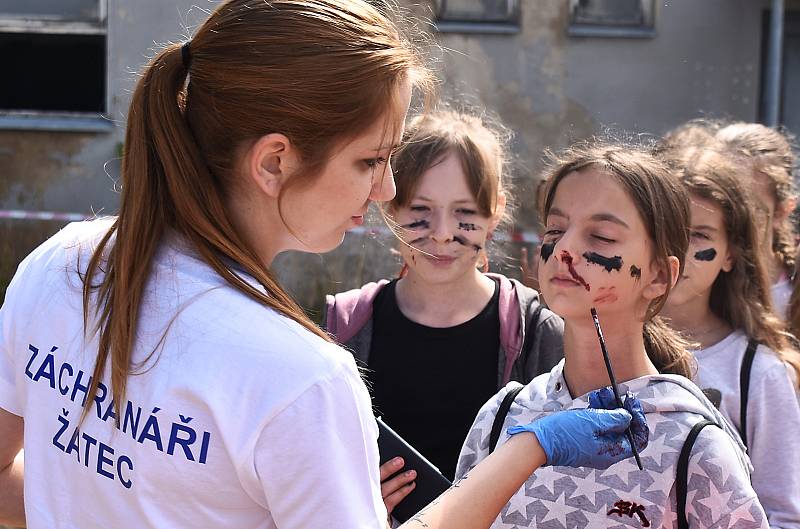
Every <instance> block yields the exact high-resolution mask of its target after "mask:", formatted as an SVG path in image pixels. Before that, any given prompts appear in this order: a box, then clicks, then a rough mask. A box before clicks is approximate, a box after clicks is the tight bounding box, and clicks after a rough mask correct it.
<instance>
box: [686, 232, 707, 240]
mask: <svg viewBox="0 0 800 529" xmlns="http://www.w3.org/2000/svg"><path fill="white" fill-rule="evenodd" d="M689 235H690V236H691V238H692V239H702V240H704V241H710V240H711V237H709V236H708V235H707V234H705V233H703V232H702V231H693V232H691V233H690V234H689Z"/></svg>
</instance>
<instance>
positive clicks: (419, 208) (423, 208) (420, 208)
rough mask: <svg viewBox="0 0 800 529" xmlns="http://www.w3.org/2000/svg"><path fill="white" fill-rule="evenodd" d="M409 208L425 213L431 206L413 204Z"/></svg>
mask: <svg viewBox="0 0 800 529" xmlns="http://www.w3.org/2000/svg"><path fill="white" fill-rule="evenodd" d="M408 209H410V210H411V211H415V212H417V213H425V212H427V211H430V208H429V207H428V206H419V205H416V206H411V207H409V208H408Z"/></svg>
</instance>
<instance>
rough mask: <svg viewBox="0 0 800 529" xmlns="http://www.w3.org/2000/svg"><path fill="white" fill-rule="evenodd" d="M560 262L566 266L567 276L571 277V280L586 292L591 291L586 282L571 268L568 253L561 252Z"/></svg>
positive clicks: (570, 258)
mask: <svg viewBox="0 0 800 529" xmlns="http://www.w3.org/2000/svg"><path fill="white" fill-rule="evenodd" d="M561 262H562V263H564V264H566V265H567V268H568V269H569V275H571V276H572V279H574V280H575V281H577V282H578V283H580V284H581V285H583V288H585V289H586V290H587V291H589V290H591V288H590V287H589V283H587V282H586V280H585V279H584V278H582V277H581V276H580V274H578V272H576V271H575V267H574V266H572V256H571V255H570V254H569V252H568V251H566V250H561Z"/></svg>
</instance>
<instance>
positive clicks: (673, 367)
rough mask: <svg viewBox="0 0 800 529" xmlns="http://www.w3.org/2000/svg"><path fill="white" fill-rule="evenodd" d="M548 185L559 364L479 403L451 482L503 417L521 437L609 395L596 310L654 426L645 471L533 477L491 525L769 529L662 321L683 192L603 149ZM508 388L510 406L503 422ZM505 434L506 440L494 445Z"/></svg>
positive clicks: (547, 289) (741, 464)
mask: <svg viewBox="0 0 800 529" xmlns="http://www.w3.org/2000/svg"><path fill="white" fill-rule="evenodd" d="M546 178H547V186H548V187H547V189H546V196H545V199H544V207H543V212H542V218H543V219H544V220H545V223H546V225H545V226H546V228H545V234H544V239H543V243H542V246H541V256H540V257H541V262H540V264H539V270H538V275H539V284H540V285H541V289H542V292H543V294H544V297H545V299H547V303H548V307H550V309H551V310H553V311H554V312H555V313H556V314H558V315H560V316H562V317H563V318H564V322H565V323H564V360H562V361H561V362H559V364H558V365H556V366H555V367H554V368H553V369H552V370H551V371H550V373H547V374H543V375H541V376H539V377H537V378H535V379H534V380H533V381H532V382H531V383H529V384H528V385H526V386H524V387H522V388H521V389H520V388H519V384H516V383H511V384H509V385H508V386H507V387H506V388H504V389H503V390H502V391H500V392H499V393H498V394H497V395H496V396H494V397H493V398H492V399H490V400H489V401H488V402H487V403H486V404H485V405H484V406H483V408H482V409H481V411H480V413H479V414H478V416H477V418H476V419H475V422H474V424H473V426H472V428H471V430H470V432H469V434H468V436H467V439H466V442H465V444H464V447H463V449H462V451H461V456H460V458H459V463H458V469H457V472H456V476H457V477H459V476H462V475H464V474H465V473H467V472H468V471H469V470H470V469H472V468H473V467H475V465H476V464H477V463H479V462H481V461H483V460H485V459H486V458H487V456H489V457H491V456H490V453H491V447H490V437H491V433H492V431H493V430H495V426H496V424H497V423H498V421H500V422H502V425H503V429H504V430H506V429H507V428H508V427H511V428H508V430H509V431H519V430H524V429H526V427H525V426H523V425H524V424H525V423H527V422H529V421H530V420H535V419H537V418H541V417H547V416H549V415H550V414H553V413H555V412H558V411H560V410H567V409H582V408H585V407H586V406H587V405H591V404H592V403H593V402H595V401H597V400H598V399H599V400H601V401H602V400H603V399H610V400H613V399H614V397H613V395H612V394H611V391H610V390H608V389H600V390H598V388H605V387H606V386H607V385H608V384H609V377H608V374H607V371H606V368H605V365H604V359H603V354H602V353H601V349H600V345H599V344H598V330H597V329H596V328H595V323H594V320H593V316H592V309H596V313H597V316H598V317H599V322H600V324H601V325H602V333H603V335H604V337H605V342H606V344H607V350H608V354H609V357H610V359H611V363H612V364H613V366H614V371H615V373H616V378H617V380H619V381H620V384H619V386H620V392H621V393H625V392H629V393H632V394H635V395H636V396H637V397H638V399H639V400H640V401H641V405H642V407H643V410H644V413H645V414H646V417H647V419H648V423H649V427H650V444H649V445H648V448H647V452H646V453H644V454H642V456H641V463H642V467H643V470H640V469H639V468H637V465H636V463H635V462H633V461H632V460H627V461H623V462H621V463H618V464H616V465H614V466H612V467H611V468H609V469H608V470H607V471H603V472H601V471H596V470H593V469H590V468H562V467H558V466H549V467H546V468H543V469H539V470H538V471H537V472H536V473H535V474H534V475H532V476H531V477H530V479H528V480H527V482H526V483H525V484H524V486H523V487H522V488H520V489H519V490H518V491H517V493H516V494H515V495H514V496H513V497H512V498H511V500H510V502H509V503H508V504H506V506H505V507H504V508H503V509H502V511H501V513H500V516H499V517H498V518H497V519H496V520H495V521H494V523H493V524H492V526H491V527H492V528H493V529H501V528H508V529H512V528H514V529H516V528H520V527H531V528H533V527H552V528H568V527H592V528H598V527H621V526H624V527H630V526H632V527H666V528H670V529H672V528H685V527H692V528H698V527H703V528H710V527H714V528H733V527H736V528H739V529H744V528H764V529H765V528H766V527H767V518H766V516H765V515H764V511H763V509H762V507H761V505H760V503H759V501H758V498H757V497H756V494H755V492H754V491H753V489H752V487H751V486H750V482H749V474H748V472H749V462H748V460H747V457H746V455H745V452H744V448H743V446H742V445H741V442H740V441H739V439H738V436H737V434H736V432H735V431H734V430H733V429H732V428H731V427H730V426H729V425H728V423H727V421H726V420H725V419H724V417H723V416H722V415H721V414H720V413H719V411H718V410H716V408H714V406H713V405H712V404H711V403H710V402H709V401H708V399H707V398H706V397H705V396H704V395H703V393H702V392H701V391H700V390H699V389H698V388H697V386H695V385H694V384H693V383H692V382H691V381H690V380H689V378H690V377H691V376H692V374H693V373H692V371H693V369H692V367H693V363H692V358H691V353H690V352H689V351H688V350H687V344H686V343H685V342H684V341H683V340H682V339H681V338H680V337H679V335H678V334H677V333H675V331H673V330H671V329H669V328H668V327H667V326H666V325H665V324H664V323H663V322H662V321H661V320H660V319H659V317H658V316H657V314H658V313H659V311H660V310H661V308H662V307H663V306H664V303H665V302H666V300H667V296H668V295H670V292H671V291H672V289H673V287H674V285H675V283H676V282H677V281H678V278H679V277H680V276H681V275H682V273H683V269H684V267H683V260H684V257H685V255H686V251H687V248H688V244H689V235H688V234H689V205H688V198H687V194H686V192H685V190H684V189H683V188H682V186H681V184H680V182H679V181H678V180H677V178H675V177H674V175H673V174H672V173H671V172H670V170H669V168H668V167H667V166H666V164H664V163H662V162H661V161H659V160H658V159H657V158H655V157H654V156H653V155H652V154H651V153H650V152H649V151H648V150H646V149H644V148H642V147H638V146H631V145H624V144H618V143H605V142H602V141H600V142H590V143H586V144H579V145H576V146H573V147H572V148H570V149H568V150H566V151H565V152H564V153H562V155H561V156H560V157H558V158H557V159H555V160H554V163H553V165H552V167H551V169H550V170H549V172H548V174H547V175H546ZM593 390H595V391H599V393H591V392H592V391H593ZM512 391H518V393H517V394H516V396H514V393H511V392H512ZM509 393H511V395H512V397H511V398H513V401H512V403H511V406H510V408H508V411H507V413H506V414H505V415H502V414H501V415H500V417H499V418H498V413H499V410H500V409H501V403H507V402H508V401H507V400H506V395H508V394H509ZM703 426H705V427H703ZM506 439H507V437H506V435H504V434H501V435H500V437H499V443H498V444H497V446H499V447H502V446H503V443H504V442H505V440H506ZM684 447H688V448H684ZM685 450H688V451H686V452H685V454H683V457H684V458H685V464H684V465H685V466H682V465H681V464H680V463H679V461H681V460H682V459H683V458H682V457H681V452H684V451H685ZM680 469H683V470H685V472H686V474H685V475H683V474H682V473H681V472H682V471H680ZM679 475H682V476H683V478H682V479H679V477H678V476H679Z"/></svg>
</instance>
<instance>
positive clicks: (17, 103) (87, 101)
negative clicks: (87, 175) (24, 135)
mask: <svg viewBox="0 0 800 529" xmlns="http://www.w3.org/2000/svg"><path fill="white" fill-rule="evenodd" d="M104 8H105V0H25V1H24V2H23V1H20V0H0V57H3V70H4V72H3V73H4V75H3V82H2V83H0V113H6V114H8V115H18V114H25V115H28V114H34V115H35V114H52V115H55V114H95V115H96V114H103V113H104V112H106V100H107V97H106V21H105V9H104Z"/></svg>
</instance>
